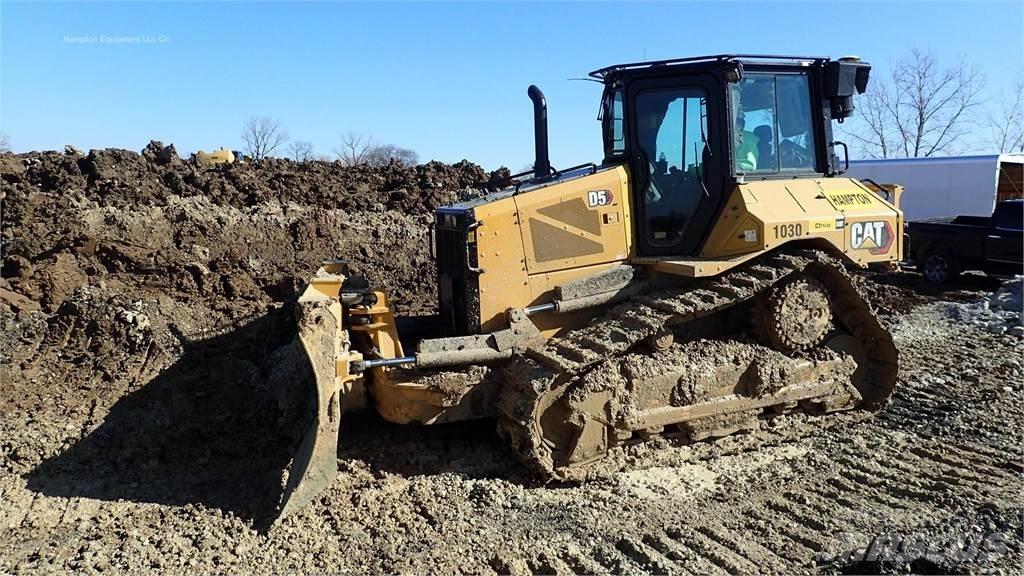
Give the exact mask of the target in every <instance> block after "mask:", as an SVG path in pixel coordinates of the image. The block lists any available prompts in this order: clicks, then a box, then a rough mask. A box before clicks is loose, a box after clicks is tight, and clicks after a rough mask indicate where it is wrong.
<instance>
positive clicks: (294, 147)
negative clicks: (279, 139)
mask: <svg viewBox="0 0 1024 576" xmlns="http://www.w3.org/2000/svg"><path fill="white" fill-rule="evenodd" d="M288 156H289V157H291V159H292V160H295V161H296V162H309V161H310V160H312V159H313V157H314V156H313V144H312V143H311V142H307V141H305V140H295V141H293V142H292V143H291V144H289V145H288Z"/></svg>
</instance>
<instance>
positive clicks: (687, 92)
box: [627, 74, 725, 256]
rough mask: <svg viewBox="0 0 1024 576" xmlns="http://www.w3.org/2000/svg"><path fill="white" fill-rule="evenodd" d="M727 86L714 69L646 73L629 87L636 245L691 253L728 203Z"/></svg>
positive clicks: (641, 249) (647, 250) (644, 250)
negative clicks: (725, 170) (724, 200)
mask: <svg viewBox="0 0 1024 576" xmlns="http://www.w3.org/2000/svg"><path fill="white" fill-rule="evenodd" d="M720 94H721V90H720V89H719V82H718V80H717V79H716V78H715V77H714V76H711V75H708V74H697V75H687V76H676V77H672V78H656V79H645V80H638V81H634V82H632V83H631V84H630V85H629V86H628V88H627V105H628V114H627V115H628V117H629V119H630V121H629V122H628V125H629V131H630V138H629V143H630V145H629V147H628V149H627V154H628V156H629V165H630V175H631V177H632V178H631V180H632V186H631V187H632V194H633V198H634V206H635V207H636V208H637V209H636V214H635V217H634V222H635V225H636V230H637V234H636V246H637V251H638V253H639V254H641V255H676V256H683V255H691V254H695V253H696V252H697V250H698V249H699V248H700V246H701V244H702V243H703V240H704V238H705V236H706V235H707V233H708V232H709V230H710V225H711V223H712V221H713V220H714V216H715V214H717V212H718V209H719V207H720V206H721V202H722V196H723V188H724V182H723V171H722V170H723V163H722V160H723V159H724V156H725V154H722V153H721V150H722V149H723V148H722V135H723V134H724V129H723V128H722V126H723V124H722V123H723V118H722V116H723V114H721V113H720V110H722V109H724V108H723V107H722V103H721V96H720Z"/></svg>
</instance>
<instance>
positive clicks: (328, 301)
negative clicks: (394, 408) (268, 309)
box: [275, 286, 341, 522]
mask: <svg viewBox="0 0 1024 576" xmlns="http://www.w3.org/2000/svg"><path fill="white" fill-rule="evenodd" d="M340 318H341V304H340V303H339V302H338V301H337V300H335V299H333V298H330V297H328V296H326V295H325V294H323V293H322V292H320V291H318V290H316V289H315V287H314V286H310V287H309V288H307V289H306V291H305V292H304V293H303V295H302V297H301V298H299V301H298V303H297V305H296V310H295V319H296V323H297V324H298V333H299V341H300V342H301V344H302V349H303V351H304V353H305V355H306V357H307V358H308V360H309V365H310V366H311V367H312V372H313V384H314V385H315V386H316V396H315V398H314V401H313V402H310V403H309V404H310V405H311V406H310V410H312V411H314V413H313V414H312V418H311V424H310V426H309V429H308V430H307V431H306V433H305V436H304V437H303V439H302V442H301V444H300V445H299V448H298V450H297V451H296V452H295V456H294V457H293V458H292V461H291V464H290V465H289V467H288V469H287V471H286V475H287V479H286V480H285V482H284V492H283V494H282V496H281V503H280V506H279V507H278V515H277V518H276V519H275V522H277V521H280V520H281V519H283V518H285V517H287V516H289V515H291V514H293V513H294V512H296V511H298V510H300V509H302V508H303V507H304V506H306V505H307V504H309V503H310V502H311V501H312V500H313V498H315V497H316V496H317V494H319V493H320V492H321V491H322V490H323V489H325V488H326V487H327V486H329V485H330V484H331V482H332V481H333V480H334V479H335V478H336V477H337V475H338V429H339V423H340V422H339V421H340V415H341V401H340V397H339V396H340V392H341V390H340V386H339V378H337V374H336V358H337V356H338V345H339V337H338V335H339V330H340V321H339V320H340ZM300 354H301V352H300ZM304 384H305V385H306V386H308V384H307V383H304ZM307 418H308V416H307Z"/></svg>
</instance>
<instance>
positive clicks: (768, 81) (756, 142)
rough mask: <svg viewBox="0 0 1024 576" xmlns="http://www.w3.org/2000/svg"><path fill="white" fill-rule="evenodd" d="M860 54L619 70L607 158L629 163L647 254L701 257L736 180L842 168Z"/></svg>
mask: <svg viewBox="0 0 1024 576" xmlns="http://www.w3.org/2000/svg"><path fill="white" fill-rule="evenodd" d="M870 69H871V67H870V65H869V64H867V63H864V62H860V60H859V59H856V58H843V59H840V60H837V61H832V60H829V59H828V58H798V57H781V56H746V55H743V56H734V55H721V56H706V57H697V58H685V59H677V60H662V61H657V62H639V63H631V64H620V65H615V66H609V67H607V68H602V69H600V70H596V71H594V72H591V73H590V75H591V76H592V77H594V78H596V79H599V80H601V81H602V82H603V83H604V86H605V88H604V95H603V97H602V106H601V115H600V117H599V119H600V120H601V122H602V133H603V140H604V154H605V158H604V162H605V163H606V164H613V163H614V164H625V165H626V166H628V168H629V172H630V176H631V182H632V184H631V188H632V193H633V195H634V198H633V200H634V211H635V213H636V216H637V217H636V218H635V219H634V222H636V225H637V227H638V229H637V234H636V246H637V251H638V253H639V254H641V255H652V256H654V255H692V254H697V253H698V252H699V250H700V249H701V246H702V244H703V243H704V241H705V239H706V238H707V237H708V232H709V229H710V227H711V225H712V224H713V223H714V222H715V221H717V217H718V214H719V212H720V210H721V209H722V206H723V205H724V203H725V201H726V199H727V198H728V196H729V194H730V193H731V192H732V191H733V189H734V188H735V186H736V185H737V184H740V183H743V182H748V181H751V180H756V179H770V178H796V177H827V176H834V175H836V174H840V173H841V170H840V169H839V160H838V157H837V155H836V152H835V148H836V146H841V147H843V148H844V151H845V144H842V143H841V142H835V141H833V137H832V125H831V121H832V120H833V119H836V120H839V121H840V122H842V120H843V119H844V118H846V117H848V116H849V115H850V114H851V113H852V112H853V98H852V97H853V95H854V93H863V92H864V90H865V89H866V87H867V80H868V74H869V71H870Z"/></svg>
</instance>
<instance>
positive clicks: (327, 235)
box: [0, 142, 507, 508]
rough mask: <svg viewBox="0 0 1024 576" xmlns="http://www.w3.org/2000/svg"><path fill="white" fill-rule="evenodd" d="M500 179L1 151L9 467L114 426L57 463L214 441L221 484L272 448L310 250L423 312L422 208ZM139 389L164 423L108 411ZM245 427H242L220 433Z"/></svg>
mask: <svg viewBox="0 0 1024 576" xmlns="http://www.w3.org/2000/svg"><path fill="white" fill-rule="evenodd" d="M506 174H507V171H504V172H503V171H497V172H493V173H487V172H485V171H484V170H483V169H482V168H480V167H479V166H476V165H474V164H471V163H469V162H460V163H458V164H454V165H446V164H441V163H438V162H431V163H428V164H424V165H420V166H415V167H403V166H401V165H398V164H392V165H388V166H384V167H380V168H371V167H366V166H359V167H353V168H348V167H345V166H342V165H340V164H338V163H330V162H309V163H301V164H300V163H295V162H290V161H287V160H277V159H271V160H267V161H265V162H262V163H260V164H251V163H238V164H230V165H220V166H203V165H200V164H198V163H196V162H193V161H191V160H183V159H181V158H179V157H178V155H177V153H176V151H175V150H174V149H173V147H171V146H163V145H162V144H160V143H157V142H154V143H151V144H150V145H149V146H147V148H146V149H145V150H143V152H142V154H136V153H134V152H130V151H127V150H93V151H90V152H89V153H88V154H82V153H80V152H78V151H77V150H74V149H73V148H70V147H69V149H68V150H67V152H66V153H63V154H61V153H56V152H44V153H31V154H20V155H12V154H4V155H2V156H0V177H2V181H0V182H2V192H3V227H2V240H3V278H2V280H0V328H2V330H3V337H2V340H0V362H2V364H3V368H2V373H0V380H2V381H3V386H4V392H5V393H4V394H3V395H2V398H0V411H2V412H3V414H4V418H3V419H2V422H0V432H3V433H2V434H0V438H3V439H2V440H0V471H2V472H11V473H24V472H27V471H28V470H30V469H33V468H34V467H35V466H37V465H38V464H39V463H40V462H41V461H42V460H43V459H44V458H47V457H50V456H54V455H55V454H57V453H60V452H63V451H65V450H66V449H67V448H70V447H71V446H72V445H73V444H74V441H75V440H76V439H78V438H79V437H81V436H82V435H83V433H86V432H92V431H96V429H97V427H100V426H101V425H102V426H104V427H106V428H107V429H110V430H112V432H111V433H109V434H107V433H103V432H104V431H103V430H100V432H101V433H100V434H98V435H93V436H91V438H94V439H96V441H95V442H92V443H85V445H82V444H79V445H77V447H76V451H74V453H73V455H72V457H70V459H69V458H65V460H64V461H62V462H61V466H62V467H63V468H64V469H65V470H68V471H70V470H74V468H75V467H76V466H82V465H83V462H92V463H93V464H90V466H92V465H96V464H95V463H96V462H103V461H104V459H103V458H102V456H104V455H105V454H119V455H120V457H121V458H120V459H119V460H118V461H114V462H107V463H106V464H104V465H109V466H111V468H110V469H111V470H122V471H129V472H130V474H129V475H131V474H137V473H138V471H139V470H149V471H153V470H156V471H159V470H164V471H166V469H167V466H181V467H182V468H185V469H187V468H189V467H190V466H194V461H195V458H194V455H188V454H182V453H181V448H180V446H197V445H200V446H202V445H206V446H207V447H208V448H207V449H208V450H213V451H214V452H215V453H216V452H217V451H218V450H219V451H221V452H222V453H221V455H220V456H219V461H218V458H213V460H212V461H213V462H214V464H215V466H214V468H216V470H211V471H209V474H212V475H213V476H217V474H219V473H220V471H222V470H228V469H229V468H230V465H231V464H238V463H239V462H242V461H244V460H246V458H247V457H248V456H249V455H250V454H251V453H253V452H254V451H255V452H257V453H259V454H260V455H261V456H260V458H270V459H274V458H276V457H277V455H278V454H277V452H276V450H277V448H278V447H279V443H280V442H281V440H280V439H274V440H273V441H269V440H265V439H264V438H262V437H261V436H264V435H265V436H267V437H272V436H273V435H274V434H273V433H272V432H271V433H266V432H265V431H266V430H271V429H273V428H274V427H275V426H276V424H277V422H276V419H277V418H278V414H277V413H276V412H275V408H274V406H273V398H272V396H271V395H270V394H267V390H266V389H265V388H266V385H265V383H264V380H265V375H266V372H267V370H269V368H270V366H271V364H272V363H273V358H272V356H271V352H272V351H273V350H275V349H277V348H278V347H279V346H281V344H282V343H283V342H285V341H286V340H287V338H289V337H290V336H291V333H290V327H291V326H292V319H291V317H290V307H289V306H288V305H287V303H288V302H290V301H291V300H292V299H294V298H295V297H296V296H297V293H298V291H299V290H301V289H302V287H303V286H304V284H305V281H306V279H307V278H308V277H309V276H310V275H311V274H312V273H313V272H315V270H316V268H317V267H318V265H319V262H320V261H321V260H323V259H325V258H334V257H343V258H348V259H350V260H351V262H352V263H353V267H354V268H355V269H356V270H361V271H365V272H366V273H367V274H368V275H369V278H370V280H371V281H372V282H373V283H374V284H375V285H376V286H379V287H382V288H383V289H385V290H387V291H388V292H389V293H390V294H391V296H392V298H393V301H394V303H395V304H396V307H397V308H398V310H399V311H400V312H401V313H402V314H405V315H416V314H430V313H433V311H434V307H435V302H436V293H435V288H434V286H435V284H436V280H435V277H434V276H435V268H434V263H433V261H432V260H431V259H430V257H429V246H428V243H429V233H428V225H429V223H430V221H431V219H432V211H433V208H434V207H435V206H436V205H437V204H441V203H447V202H451V201H453V200H455V199H456V198H457V197H459V196H462V195H469V194H475V193H478V192H479V191H481V190H486V189H488V188H489V187H494V186H495V185H496V183H497V182H498V181H499V180H500V179H501V178H502V177H503V176H504V175H506ZM154 383H156V384H157V385H156V386H154ZM143 386H145V387H146V390H147V393H146V394H145V395H144V396H147V398H148V399H146V400H144V404H146V405H153V404H154V403H155V404H157V405H161V404H162V405H163V407H162V408H161V417H160V418H158V419H157V420H153V419H152V418H141V419H140V417H139V416H138V414H139V413H140V412H139V410H137V409H135V408H130V407H129V408H125V409H119V410H115V411H114V413H112V414H108V411H109V410H110V409H111V407H113V406H114V405H115V404H116V403H117V402H118V400H119V399H121V398H122V397H124V396H125V395H126V394H131V393H133V392H135V391H137V390H138V389H139V388H141V387H143ZM189 395H192V400H191V401H188V402H186V401H184V400H183V399H184V398H187V397H189ZM197 398H198V399H202V400H200V401H196V400H195V399H197ZM232 398H234V399H235V400H232ZM238 398H244V399H245V401H243V402H242V403H241V405H235V406H233V405H232V402H233V401H234V402H237V401H238V400H237V399H238ZM118 406H121V405H120V404H119V405H118ZM149 416H152V414H149ZM237 419H243V420H247V425H246V426H243V428H245V429H247V430H252V431H253V437H250V438H246V439H245V441H244V442H243V441H239V442H237V443H236V442H234V440H231V441H229V442H226V443H225V442H220V443H218V442H216V441H214V440H212V439H215V438H217V435H218V434H219V433H224V434H228V435H230V434H231V433H230V432H229V431H230V430H232V429H234V428H236V427H237V425H238V424H239V423H238V422H237V421H236V420H237ZM161 421H162V424H160V422H161ZM23 430H31V433H30V434H28V435H25V434H21V433H20V432H19V433H15V431H23ZM261 430H262V431H263V432H260V431H261ZM115 431H116V433H115ZM197 434H198V435H199V437H200V438H207V437H208V438H210V439H211V440H209V441H208V442H204V441H199V442H198V444H197V443H196V438H197V436H196V435H197ZM185 438H187V439H188V440H189V441H188V442H185V441H183V439H185ZM239 440H241V439H239ZM128 445H130V446H128ZM126 446H127V447H126ZM232 446H234V448H232ZM154 448H155V449H156V451H157V452H156V453H157V455H156V456H154V455H153V454H154V452H153V450H154ZM161 451H162V452H161ZM126 454H128V455H131V454H138V455H139V456H138V458H141V459H143V460H142V461H136V458H135V457H125V455H126ZM96 456H99V457H100V458H98V459H92V458H93V457H96ZM151 460H152V462H151ZM255 460H259V458H256V459H255ZM140 463H141V464H145V465H148V468H145V467H143V468H140V467H139V465H140ZM265 464H267V463H266V462H257V463H256V464H255V465H256V466H257V468H258V467H259V466H260V465H265ZM275 465H276V461H275ZM264 468H266V466H264ZM241 469H242V470H246V469H248V470H255V468H252V467H248V466H244V465H243V466H242V468H241ZM172 475H173V474H172ZM140 481H141V478H140V477H136V480H135V482H136V483H139V482H140ZM142 485H144V483H143V484H142ZM254 489H255V490H262V485H261V486H258V487H256V488H254ZM239 492H240V494H241V495H240V496H239V501H241V500H242V499H244V498H248V497H249V496H251V494H246V493H245V492H246V491H245V490H241V491H239ZM184 493H185V494H192V496H195V493H194V492H190V491H189V490H187V489H186V490H184ZM229 508H230V506H229Z"/></svg>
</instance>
